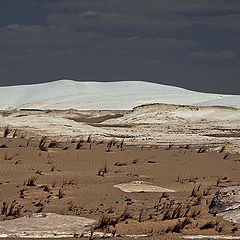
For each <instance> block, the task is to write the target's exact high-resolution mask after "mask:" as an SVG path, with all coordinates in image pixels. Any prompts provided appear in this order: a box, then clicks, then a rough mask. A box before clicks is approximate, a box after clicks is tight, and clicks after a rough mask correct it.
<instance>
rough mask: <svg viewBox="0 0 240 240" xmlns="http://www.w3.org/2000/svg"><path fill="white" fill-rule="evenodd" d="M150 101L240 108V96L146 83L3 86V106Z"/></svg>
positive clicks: (111, 106)
mask: <svg viewBox="0 0 240 240" xmlns="http://www.w3.org/2000/svg"><path fill="white" fill-rule="evenodd" d="M149 103H167V104H181V105H204V106H213V105H219V106H230V107H237V108H240V95H237V96H231V95H222V94H209V93H199V92H193V91H189V90H186V89H182V88H178V87H173V86H167V85H161V84H155V83H149V82H143V81H120V82H80V81H72V80H59V81H54V82H49V83H43V84H34V85H22V86H10V87H0V109H2V110H5V109H15V108H17V109H59V110H63V109H77V110H103V109H106V110H117V109H121V110H124V109H126V110H128V109H132V108H133V107H135V106H138V105H142V104H149Z"/></svg>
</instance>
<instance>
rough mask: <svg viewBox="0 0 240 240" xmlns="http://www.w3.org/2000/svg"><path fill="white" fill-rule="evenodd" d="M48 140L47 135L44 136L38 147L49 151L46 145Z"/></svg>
mask: <svg viewBox="0 0 240 240" xmlns="http://www.w3.org/2000/svg"><path fill="white" fill-rule="evenodd" d="M46 142H47V137H46V136H44V137H42V138H41V140H40V142H39V144H38V149H39V150H41V151H47V147H45V144H46Z"/></svg>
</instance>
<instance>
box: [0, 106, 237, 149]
mask: <svg viewBox="0 0 240 240" xmlns="http://www.w3.org/2000/svg"><path fill="white" fill-rule="evenodd" d="M118 115H120V116H122V117H117V118H116V117H115V116H116V112H114V111H86V112H84V111H48V112H46V111H45V112H41V111H40V112H36V111H35V112H31V111H12V112H2V114H0V120H1V121H0V129H1V132H2V133H3V131H4V128H5V127H6V126H7V125H9V126H10V127H11V128H12V129H13V131H12V133H13V132H14V129H18V131H19V132H22V133H24V134H25V133H26V134H27V135H26V138H28V137H33V138H36V137H38V138H41V136H48V137H50V138H52V139H55V140H59V141H70V140H72V139H77V140H78V139H79V138H81V137H84V138H87V137H88V135H89V134H92V138H93V139H98V140H100V139H101V140H102V139H106V140H108V139H111V138H113V137H116V138H119V139H122V138H125V142H128V143H131V144H156V145H169V144H173V145H184V144H194V145H205V146H212V147H213V148H215V150H217V149H218V147H219V145H225V146H226V150H227V151H229V152H237V151H239V149H240V148H239V146H240V134H239V132H240V130H239V129H240V124H239V120H240V110H239V109H233V108H220V107H191V106H178V105H165V104H155V105H147V106H142V107H138V108H135V109H134V110H133V111H125V112H121V114H119V112H118ZM106 116H107V117H106ZM111 116H112V117H111ZM97 118H101V119H102V120H103V121H99V122H95V123H92V122H91V121H92V120H93V119H94V121H95V119H97ZM104 119H107V120H106V121H104ZM10 137H11V134H10Z"/></svg>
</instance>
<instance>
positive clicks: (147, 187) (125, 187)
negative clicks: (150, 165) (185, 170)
mask: <svg viewBox="0 0 240 240" xmlns="http://www.w3.org/2000/svg"><path fill="white" fill-rule="evenodd" d="M114 187H115V188H118V189H120V190H122V191H123V192H175V191H174V190H171V189H167V188H162V187H158V186H154V185H152V184H151V183H148V182H144V181H132V182H130V183H121V184H116V185H114Z"/></svg>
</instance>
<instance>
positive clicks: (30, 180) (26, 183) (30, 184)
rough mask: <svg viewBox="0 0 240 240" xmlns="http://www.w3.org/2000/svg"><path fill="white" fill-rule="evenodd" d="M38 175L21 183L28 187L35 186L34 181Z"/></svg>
mask: <svg viewBox="0 0 240 240" xmlns="http://www.w3.org/2000/svg"><path fill="white" fill-rule="evenodd" d="M37 179H38V177H30V178H29V179H28V180H27V182H25V183H24V184H23V185H26V186H28V187H34V186H36V184H35V183H36V181H37Z"/></svg>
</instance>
